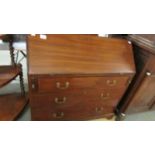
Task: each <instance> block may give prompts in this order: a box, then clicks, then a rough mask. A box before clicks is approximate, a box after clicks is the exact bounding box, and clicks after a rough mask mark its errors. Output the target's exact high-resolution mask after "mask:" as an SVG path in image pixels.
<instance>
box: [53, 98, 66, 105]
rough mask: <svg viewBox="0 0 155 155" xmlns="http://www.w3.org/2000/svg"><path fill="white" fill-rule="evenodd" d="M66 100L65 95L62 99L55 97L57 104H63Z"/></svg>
mask: <svg viewBox="0 0 155 155" xmlns="http://www.w3.org/2000/svg"><path fill="white" fill-rule="evenodd" d="M66 100H67V98H66V97H63V98H62V99H59V98H58V97H56V98H55V99H54V101H55V103H57V104H63V103H65V102H66Z"/></svg>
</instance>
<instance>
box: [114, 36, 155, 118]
mask: <svg viewBox="0 0 155 155" xmlns="http://www.w3.org/2000/svg"><path fill="white" fill-rule="evenodd" d="M127 39H128V40H130V41H131V42H132V44H133V51H134V57H135V63H136V70H137V71H136V72H137V73H136V76H135V77H134V79H133V81H132V83H131V85H130V87H129V89H128V91H127V93H126V94H125V95H124V97H123V99H122V100H121V102H120V104H119V105H118V107H117V111H118V113H119V114H120V115H122V114H123V116H125V114H131V113H137V112H144V111H149V110H155V35H154V34H136V35H135V34H133V35H128V36H127Z"/></svg>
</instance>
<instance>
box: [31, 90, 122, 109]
mask: <svg viewBox="0 0 155 155" xmlns="http://www.w3.org/2000/svg"><path fill="white" fill-rule="evenodd" d="M123 92H124V90H122V89H117V90H113V89H97V90H87V89H84V90H81V91H74V92H72V93H69V92H61V93H52V94H46V95H45V94H39V95H32V96H31V103H33V105H32V106H33V107H34V108H37V107H38V108H39V107H43V108H44V107H48V108H49V107H53V108H55V107H69V106H73V105H86V106H90V105H94V104H99V105H107V106H116V104H117V103H118V102H119V100H120V99H121V97H122V95H123Z"/></svg>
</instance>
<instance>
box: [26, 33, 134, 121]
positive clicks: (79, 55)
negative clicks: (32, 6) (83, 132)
mask: <svg viewBox="0 0 155 155" xmlns="http://www.w3.org/2000/svg"><path fill="white" fill-rule="evenodd" d="M27 42H28V77H29V97H30V106H31V115H32V120H36V121H37V120H38V121H39V120H40V121H43V120H47V121H48V120H89V119H97V118H102V117H107V118H110V117H113V116H114V111H115V108H116V106H117V104H118V102H119V101H120V99H121V98H122V96H123V94H124V93H125V91H126V89H127V88H128V85H129V84H130V82H131V80H132V78H133V76H134V74H135V65H134V59H133V53H132V45H131V44H130V42H128V41H126V40H122V39H113V38H103V37H98V36H95V35H44V36H42V37H40V35H35V36H31V35H29V36H28V38H27Z"/></svg>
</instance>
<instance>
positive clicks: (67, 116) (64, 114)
mask: <svg viewBox="0 0 155 155" xmlns="http://www.w3.org/2000/svg"><path fill="white" fill-rule="evenodd" d="M113 111H114V108H113V107H105V106H101V105H96V106H94V105H93V106H91V105H90V106H83V105H74V106H72V107H66V108H51V109H45V108H43V109H42V108H31V114H32V120H35V121H50V120H55V121H59V120H60V121H63V120H64V121H65V120H66V121H74V120H89V119H96V118H101V117H104V116H105V115H107V114H113Z"/></svg>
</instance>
